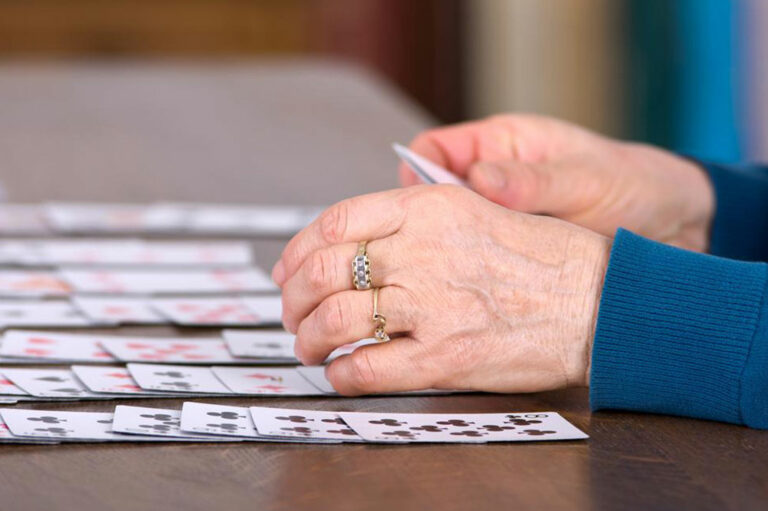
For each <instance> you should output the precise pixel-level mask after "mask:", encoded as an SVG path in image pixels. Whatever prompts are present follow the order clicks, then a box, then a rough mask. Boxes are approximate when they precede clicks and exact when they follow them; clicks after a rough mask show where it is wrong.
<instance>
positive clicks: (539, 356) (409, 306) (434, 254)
mask: <svg viewBox="0 0 768 511" xmlns="http://www.w3.org/2000/svg"><path fill="white" fill-rule="evenodd" d="M363 240H368V241H369V243H368V255H369V258H370V260H371V270H372V280H373V284H374V286H378V287H380V288H381V290H380V296H379V311H380V312H381V313H382V314H384V315H385V316H386V318H387V331H388V333H389V334H390V335H393V337H394V338H393V340H392V341H390V342H386V343H381V344H375V345H370V346H365V347H362V348H359V349H357V350H356V351H355V352H353V353H352V354H351V355H349V356H344V357H341V358H339V359H337V360H335V361H334V362H332V363H331V364H330V365H329V366H328V368H327V370H326V374H327V376H328V378H329V380H330V381H331V383H332V384H333V386H334V387H335V388H336V389H337V390H338V391H339V392H341V393H342V394H349V395H354V394H361V393H376V392H386V391H401V390H417V389H426V388H444V389H446V388H450V389H472V390H484V391H492V392H532V391H539V390H546V389H553V388H557V387H563V386H569V385H586V384H587V381H588V374H589V361H590V355H591V341H592V338H593V334H594V327H595V318H596V314H597V307H598V302H599V297H600V291H601V288H602V280H603V276H604V273H605V267H606V264H607V260H608V252H609V250H610V241H609V239H608V238H606V237H604V236H601V235H599V234H596V233H594V232H592V231H589V230H587V229H583V228H581V227H578V226H576V225H573V224H569V223H566V222H563V221H560V220H557V219H554V218H549V217H537V216H532V215H526V214H522V213H518V212H514V211H511V210H508V209H506V208H503V207H500V206H498V205H496V204H493V203H492V202H490V201H487V200H485V199H483V198H482V197H480V196H479V195H477V194H475V193H474V192H471V191H469V190H466V189H463V188H460V187H455V186H446V185H443V186H436V185H431V186H417V187H409V188H402V189H399V190H391V191H387V192H382V193H377V194H372V195H365V196H360V197H355V198H352V199H348V200H345V201H343V202H340V203H338V204H336V205H334V206H332V207H331V208H330V209H328V210H326V211H325V212H324V213H323V214H322V215H321V216H320V217H319V218H318V219H317V220H316V221H315V222H314V223H313V224H311V225H310V226H309V227H307V228H306V229H304V230H303V231H302V232H301V233H299V234H298V235H297V236H296V237H295V238H293V240H291V241H290V243H289V244H288V245H287V246H286V248H285V251H284V252H283V255H282V258H281V259H280V261H279V262H278V263H277V264H276V265H275V268H274V270H273V274H272V275H273V278H274V280H275V282H277V284H278V285H279V286H280V287H281V288H282V292H283V322H284V324H285V326H286V328H287V329H288V330H290V331H291V332H295V333H296V334H297V339H296V355H297V357H298V358H299V360H301V361H302V362H303V363H305V364H319V363H321V362H322V361H323V360H324V359H325V358H326V356H327V355H328V354H329V353H330V352H331V351H332V350H333V349H334V348H336V347H338V346H342V345H344V344H347V343H349V342H353V341H356V340H358V339H361V338H365V337H370V336H371V335H372V332H373V328H374V324H373V322H372V319H371V314H372V308H373V304H372V291H370V290H368V291H358V290H355V289H354V288H353V285H352V268H351V262H352V259H353V258H354V256H355V254H356V252H357V242H359V241H363Z"/></svg>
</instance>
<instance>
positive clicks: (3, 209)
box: [0, 204, 49, 236]
mask: <svg viewBox="0 0 768 511" xmlns="http://www.w3.org/2000/svg"><path fill="white" fill-rule="evenodd" d="M48 232H49V229H48V225H47V224H46V223H45V220H44V218H43V210H42V208H41V207H40V206H38V205H36V204H2V205H0V233H2V234H3V235H4V236H7V235H14V234H46V233H48Z"/></svg>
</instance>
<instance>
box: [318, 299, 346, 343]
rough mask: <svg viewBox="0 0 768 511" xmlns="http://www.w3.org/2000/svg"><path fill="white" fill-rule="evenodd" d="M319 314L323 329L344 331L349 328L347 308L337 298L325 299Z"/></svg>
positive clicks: (334, 331)
mask: <svg viewBox="0 0 768 511" xmlns="http://www.w3.org/2000/svg"><path fill="white" fill-rule="evenodd" d="M318 316H319V318H318V319H319V321H320V324H321V326H322V330H323V331H325V332H327V333H332V334H337V333H344V332H346V331H347V330H348V329H349V320H348V319H347V313H346V309H345V307H344V306H343V305H342V303H341V300H339V299H337V298H333V297H331V298H328V299H327V300H325V301H324V302H323V305H322V307H321V308H320V310H319V311H318Z"/></svg>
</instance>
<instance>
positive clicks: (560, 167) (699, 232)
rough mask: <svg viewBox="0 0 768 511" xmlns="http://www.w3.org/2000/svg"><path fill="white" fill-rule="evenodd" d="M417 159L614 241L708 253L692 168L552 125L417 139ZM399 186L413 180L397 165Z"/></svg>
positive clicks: (507, 123) (707, 214) (508, 120)
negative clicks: (634, 239) (639, 240)
mask: <svg viewBox="0 0 768 511" xmlns="http://www.w3.org/2000/svg"><path fill="white" fill-rule="evenodd" d="M411 149H413V150H414V151H415V152H417V153H419V154H421V155H422V156H425V157H427V158H430V159H431V160H433V161H434V162H435V163H438V164H440V165H442V166H444V167H446V168H448V169H449V170H451V171H453V172H455V173H456V174H458V175H460V176H462V177H465V178H467V179H468V181H469V183H470V186H471V187H472V188H473V189H474V190H476V191H477V192H478V193H480V194H481V195H483V196H484V197H486V198H488V199H490V200H492V201H494V202H497V203H499V204H501V205H503V206H506V207H508V208H511V209H515V210H517V211H522V212H526V213H538V214H547V215H551V216H555V217H558V218H561V219H563V220H567V221H569V222H573V223H576V224H578V225H581V226H584V227H587V228H589V229H592V230H594V231H596V232H599V233H601V234H603V235H606V236H613V235H614V233H615V231H616V229H617V228H618V227H624V228H627V229H629V230H631V231H634V232H636V233H637V234H640V235H643V236H646V237H648V238H651V239H654V240H657V241H661V242H663V243H667V244H670V245H675V246H679V247H683V248H688V249H691V250H697V251H706V250H707V246H708V237H709V228H710V223H711V221H712V215H713V211H714V196H713V191H712V186H711V184H710V183H709V179H708V178H707V177H706V175H705V174H704V172H703V171H702V170H701V169H700V168H699V167H698V166H697V165H695V164H693V163H691V162H689V161H688V160H685V159H683V158H680V157H678V156H676V155H674V154H672V153H669V152H667V151H663V150H661V149H657V148H654V147H651V146H647V145H641V144H634V143H626V142H620V141H617V140H612V139H609V138H605V137H602V136H600V135H597V134H595V133H592V132H590V131H587V130H585V129H582V128H579V127H577V126H574V125H571V124H568V123H565V122H561V121H558V120H555V119H549V118H545V117H538V116H532V115H499V116H495V117H491V118H488V119H486V120H482V121H476V122H469V123H465V124H458V125H455V126H448V127H445V128H439V129H435V130H431V131H427V132H425V133H423V134H421V135H419V136H418V137H417V138H416V139H415V140H414V141H413V142H412V144H411ZM400 178H401V181H402V182H403V184H405V185H412V184H416V183H417V182H419V181H418V179H417V178H416V177H415V176H414V175H413V174H412V173H411V171H410V170H408V168H407V167H406V166H405V165H401V167H400Z"/></svg>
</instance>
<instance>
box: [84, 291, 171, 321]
mask: <svg viewBox="0 0 768 511" xmlns="http://www.w3.org/2000/svg"><path fill="white" fill-rule="evenodd" d="M72 304H73V305H74V306H75V307H77V308H78V309H79V310H80V311H81V312H82V314H83V315H85V316H86V317H87V318H88V319H90V320H91V321H92V322H95V323H106V324H116V325H123V324H140V325H162V324H165V323H168V320H167V319H166V318H164V317H163V316H161V315H160V314H158V313H157V312H155V311H154V309H152V307H150V306H149V299H147V298H136V297H129V296H73V297H72Z"/></svg>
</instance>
